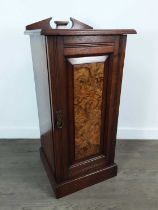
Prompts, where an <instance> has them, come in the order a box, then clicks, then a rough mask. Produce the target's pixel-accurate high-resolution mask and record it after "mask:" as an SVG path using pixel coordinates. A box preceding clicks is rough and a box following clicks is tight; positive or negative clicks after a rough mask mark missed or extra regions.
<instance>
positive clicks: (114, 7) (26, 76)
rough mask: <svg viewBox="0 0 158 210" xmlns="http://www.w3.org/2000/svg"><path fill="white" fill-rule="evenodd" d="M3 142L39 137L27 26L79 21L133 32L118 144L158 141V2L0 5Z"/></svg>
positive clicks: (4, 1)
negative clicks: (49, 19) (121, 140)
mask: <svg viewBox="0 0 158 210" xmlns="http://www.w3.org/2000/svg"><path fill="white" fill-rule="evenodd" d="M0 3H1V4H0V5H1V6H0V138H37V137H39V129H38V116H37V106H36V97H35V87H34V79H33V70H32V61H31V51H30V43H29V37H28V36H26V35H24V34H23V32H24V29H25V26H26V25H27V24H30V23H32V22H35V21H39V20H42V19H45V18H47V17H51V16H52V17H53V20H68V19H69V17H70V16H72V17H75V18H76V19H79V20H81V21H83V22H85V23H87V24H89V25H92V26H94V28H134V29H136V30H137V31H138V35H129V36H128V43H127V51H126V61H125V68H124V79H123V89H122V97H121V106H120V116H119V126H118V138H146V139H148V138H150V139H153V138H155V139H158V111H157V107H158V95H157V92H158V62H157V59H156V58H158V41H157V36H158V22H157V20H158V12H157V8H158V3H157V1H156V0H150V1H148V0H139V1H137V0H133V1H131V0H119V1H114V0H111V1H109V0H108V1H106V0H100V1H99V0H98V1H97V0H78V1H74V0H67V1H60V0H58V1H54V0H45V1H43V0H34V1H32V0H27V1H21V0H14V1H7V0H1V1H0Z"/></svg>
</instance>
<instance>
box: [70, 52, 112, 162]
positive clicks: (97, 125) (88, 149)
mask: <svg viewBox="0 0 158 210" xmlns="http://www.w3.org/2000/svg"><path fill="white" fill-rule="evenodd" d="M107 58H108V56H91V57H78V58H69V59H68V62H69V64H70V68H69V70H70V74H71V80H72V92H73V93H72V94H73V95H72V96H73V101H72V107H73V130H74V132H73V140H72V141H74V142H73V145H74V148H73V151H72V152H73V153H74V160H75V161H79V160H83V159H85V158H88V157H91V156H94V155H97V154H99V153H100V152H101V118H102V108H103V106H102V105H103V85H104V76H105V75H106V72H105V71H107V70H106V64H105V61H106V59H107Z"/></svg>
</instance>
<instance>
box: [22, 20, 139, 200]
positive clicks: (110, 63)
mask: <svg viewBox="0 0 158 210" xmlns="http://www.w3.org/2000/svg"><path fill="white" fill-rule="evenodd" d="M50 20H51V18H49V19H46V20H43V21H40V22H37V23H33V24H31V25H28V26H26V33H28V34H29V35H30V40H31V49H32V57H33V68H34V75H35V84H36V93H37V102H38V113H39V123H40V133H41V149H40V153H41V159H42V161H43V164H44V167H45V169H46V172H47V175H48V177H49V180H50V183H51V185H52V187H53V189H54V191H55V194H56V196H57V197H62V196H65V195H67V194H70V193H72V192H75V191H77V190H80V189H82V188H85V187H88V186H90V185H92V184H95V183H98V182H101V181H103V180H106V179H109V178H111V177H113V176H116V174H117V165H116V163H115V162H114V156H115V143H116V132H117V120H118V111H119V102H120V92H121V81H122V72H123V63H124V56H125V46H126V36H127V34H135V33H136V31H135V30H132V29H127V30H126V29H125V30H118V29H117V30H95V29H92V27H90V26H88V25H86V24H84V23H81V22H79V21H78V20H75V19H73V18H71V21H72V28H71V29H63V25H66V22H56V23H57V25H58V28H57V29H52V28H51V27H50V24H49V22H50ZM60 25H61V28H62V29H59V28H60V27H59V26H60Z"/></svg>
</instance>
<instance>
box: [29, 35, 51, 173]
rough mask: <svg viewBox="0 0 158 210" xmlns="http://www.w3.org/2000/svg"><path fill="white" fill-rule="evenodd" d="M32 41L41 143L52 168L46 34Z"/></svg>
mask: <svg viewBox="0 0 158 210" xmlns="http://www.w3.org/2000/svg"><path fill="white" fill-rule="evenodd" d="M30 42H31V51H32V60H33V70H34V79H35V86H36V97H37V105H38V116H39V126H40V135H41V144H42V148H43V150H44V152H45V155H46V157H47V159H48V162H49V164H50V166H51V168H52V169H54V154H53V135H52V134H53V132H52V119H51V105H50V93H49V92H50V91H49V75H48V68H47V55H46V42H45V36H40V35H31V36H30Z"/></svg>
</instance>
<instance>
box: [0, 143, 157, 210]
mask: <svg viewBox="0 0 158 210" xmlns="http://www.w3.org/2000/svg"><path fill="white" fill-rule="evenodd" d="M38 148H39V140H9V141H7V140H5V141H2V140H1V141H0V210H13V209H14V210H158V141H142V140H141V141H136V140H134V141H123V140H119V141H117V149H116V163H118V165H119V171H118V176H117V177H115V178H112V179H111V180H107V181H104V182H102V183H99V184H96V185H94V186H91V187H89V188H86V189H84V190H81V191H79V192H77V193H74V194H72V195H69V196H66V197H64V198H61V199H58V200H57V199H55V197H54V194H53V192H52V190H51V187H50V184H49V182H48V179H47V176H46V174H45V171H44V169H43V166H42V164H41V161H40V158H39V152H38Z"/></svg>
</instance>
